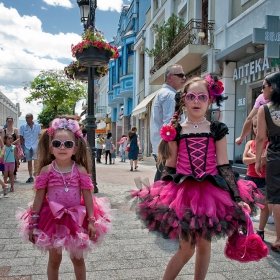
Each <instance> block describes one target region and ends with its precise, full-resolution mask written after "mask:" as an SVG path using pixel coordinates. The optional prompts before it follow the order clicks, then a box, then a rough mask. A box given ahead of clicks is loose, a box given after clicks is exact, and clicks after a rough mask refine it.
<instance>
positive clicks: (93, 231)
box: [88, 221, 96, 240]
mask: <svg viewBox="0 0 280 280" xmlns="http://www.w3.org/2000/svg"><path fill="white" fill-rule="evenodd" d="M88 236H89V238H90V239H91V240H94V238H95V237H96V228H95V226H94V221H89V222H88Z"/></svg>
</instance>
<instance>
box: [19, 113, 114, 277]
mask: <svg viewBox="0 0 280 280" xmlns="http://www.w3.org/2000/svg"><path fill="white" fill-rule="evenodd" d="M90 164H91V160H90V155H89V150H88V149H87V145H86V142H85V141H84V140H83V138H82V133H81V131H79V124H78V122H77V121H75V120H72V119H66V118H58V119H55V120H53V122H52V125H51V127H50V128H48V129H47V130H46V132H44V133H43V135H42V136H41V138H40V140H39V144H38V167H37V168H38V169H37V174H39V175H38V176H37V177H36V181H35V186H34V187H35V190H36V195H35V199H34V202H33V205H32V208H31V209H30V210H28V211H25V212H24V213H18V214H17V217H18V218H20V221H21V233H22V235H23V238H24V240H29V241H30V242H32V243H33V244H35V246H36V247H37V248H38V249H40V250H42V251H49V262H48V266H47V275H48V279H58V272H59V266H60V263H61V260H62V249H63V248H65V249H66V251H67V252H68V253H69V254H70V258H71V261H72V263H73V265H74V271H75V275H76V279H81V280H85V279H86V268H85V263H84V253H87V252H89V251H91V250H92V249H93V248H94V245H95V243H97V242H100V241H101V239H102V237H103V236H104V235H105V234H106V233H107V232H108V231H109V230H110V228H111V215H110V206H109V204H108V203H107V200H106V199H105V198H98V197H94V196H92V190H93V185H92V181H91V177H90V175H89V174H88V173H89V172H90V170H91V166H90Z"/></svg>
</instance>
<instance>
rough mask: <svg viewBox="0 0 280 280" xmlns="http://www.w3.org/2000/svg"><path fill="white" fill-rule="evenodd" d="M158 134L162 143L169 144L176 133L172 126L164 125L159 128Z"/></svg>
mask: <svg viewBox="0 0 280 280" xmlns="http://www.w3.org/2000/svg"><path fill="white" fill-rule="evenodd" d="M159 134H160V136H161V138H162V139H163V140H164V141H166V142H169V141H173V140H174V139H175V137H176V134H177V132H176V129H175V128H174V127H173V126H172V125H165V126H163V127H162V128H161V130H160V132H159Z"/></svg>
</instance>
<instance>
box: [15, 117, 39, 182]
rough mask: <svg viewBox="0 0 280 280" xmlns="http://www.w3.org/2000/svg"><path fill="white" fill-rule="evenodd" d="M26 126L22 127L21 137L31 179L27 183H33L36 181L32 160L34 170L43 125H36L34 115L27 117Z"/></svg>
mask: <svg viewBox="0 0 280 280" xmlns="http://www.w3.org/2000/svg"><path fill="white" fill-rule="evenodd" d="M25 120H26V124H23V125H22V126H21V127H20V130H19V135H20V143H21V144H22V145H23V146H24V154H25V157H26V161H27V164H28V172H29V178H28V180H27V181H26V183H32V182H33V181H34V178H33V174H32V171H33V166H32V159H33V160H34V169H35V166H36V163H37V155H36V151H37V146H38V140H39V136H40V135H41V134H42V130H41V125H40V124H37V123H34V121H33V115H32V114H27V115H26V116H25Z"/></svg>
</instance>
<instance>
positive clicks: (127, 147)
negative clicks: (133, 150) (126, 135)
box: [125, 144, 130, 152]
mask: <svg viewBox="0 0 280 280" xmlns="http://www.w3.org/2000/svg"><path fill="white" fill-rule="evenodd" d="M125 150H126V151H127V152H129V151H130V144H127V146H126V148H125Z"/></svg>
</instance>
